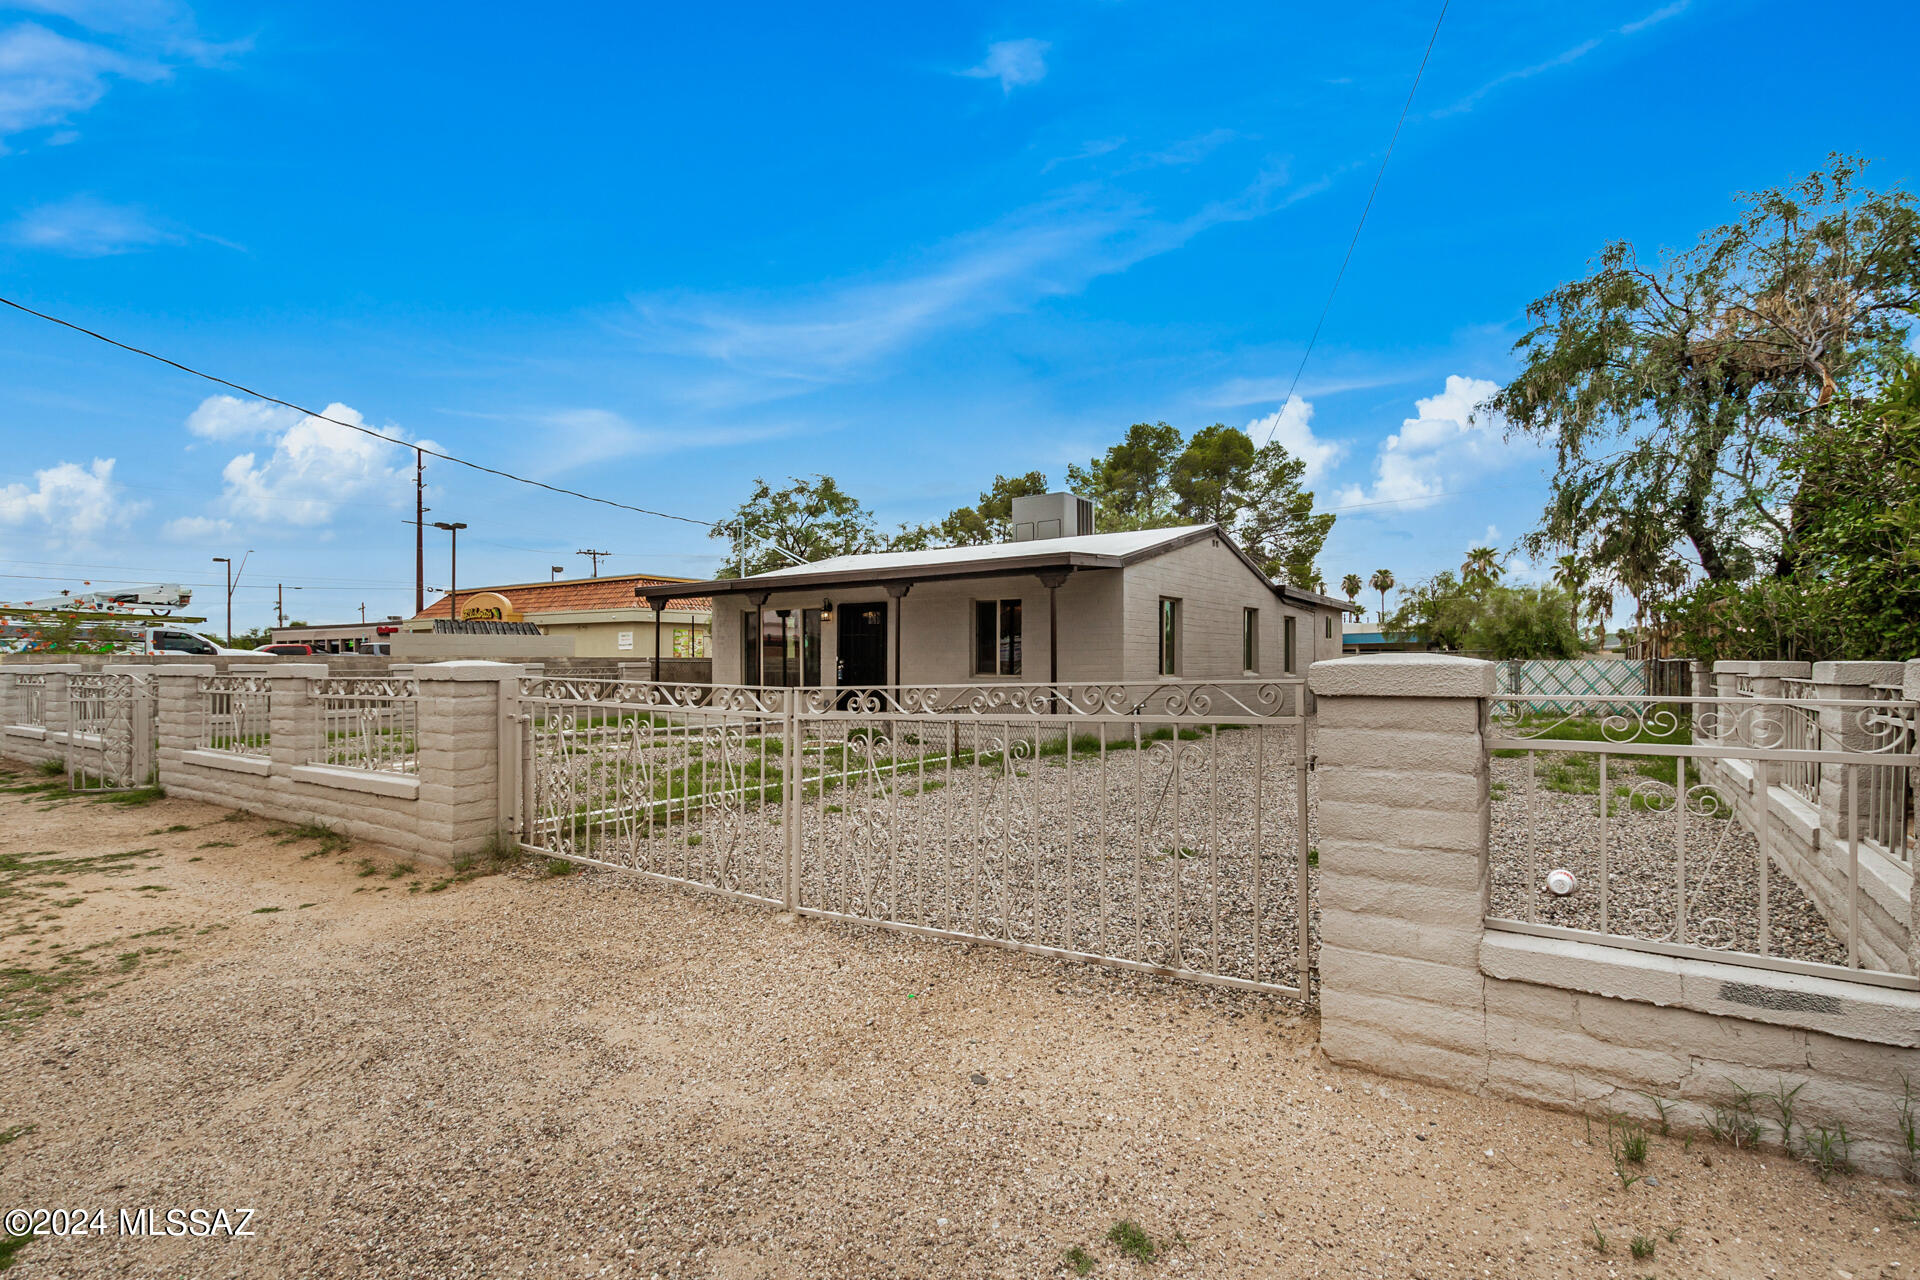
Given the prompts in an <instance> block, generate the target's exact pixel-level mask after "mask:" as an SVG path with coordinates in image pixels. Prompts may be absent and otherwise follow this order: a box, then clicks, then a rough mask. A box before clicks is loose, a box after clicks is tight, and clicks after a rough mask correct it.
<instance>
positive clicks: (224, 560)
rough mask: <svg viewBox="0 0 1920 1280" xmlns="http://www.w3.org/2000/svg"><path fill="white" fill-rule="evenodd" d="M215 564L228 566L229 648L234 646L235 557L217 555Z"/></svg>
mask: <svg viewBox="0 0 1920 1280" xmlns="http://www.w3.org/2000/svg"><path fill="white" fill-rule="evenodd" d="M213 562H214V563H215V564H223V565H225V566H227V648H229V649H231V648H233V557H232V556H215V557H214V558H213Z"/></svg>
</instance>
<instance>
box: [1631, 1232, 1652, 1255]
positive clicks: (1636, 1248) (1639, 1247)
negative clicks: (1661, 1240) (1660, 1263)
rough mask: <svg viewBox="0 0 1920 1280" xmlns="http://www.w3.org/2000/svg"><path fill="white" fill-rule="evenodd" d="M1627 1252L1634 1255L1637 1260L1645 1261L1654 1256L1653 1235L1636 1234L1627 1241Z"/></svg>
mask: <svg viewBox="0 0 1920 1280" xmlns="http://www.w3.org/2000/svg"><path fill="white" fill-rule="evenodd" d="M1627 1252H1628V1253H1631V1254H1632V1255H1633V1259H1634V1261H1635V1262H1645V1261H1646V1260H1647V1259H1648V1258H1651V1257H1652V1256H1653V1237H1652V1236H1643V1235H1638V1234H1636V1235H1635V1236H1634V1237H1633V1239H1631V1240H1629V1241H1628V1242H1627Z"/></svg>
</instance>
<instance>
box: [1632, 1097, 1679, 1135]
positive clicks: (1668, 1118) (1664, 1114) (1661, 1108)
mask: <svg viewBox="0 0 1920 1280" xmlns="http://www.w3.org/2000/svg"><path fill="white" fill-rule="evenodd" d="M1640 1096H1641V1097H1643V1098H1645V1099H1646V1100H1647V1101H1648V1102H1651V1103H1652V1104H1653V1110H1654V1114H1655V1115H1657V1116H1659V1117H1660V1120H1659V1125H1660V1136H1661V1137H1663V1138H1664V1137H1667V1136H1669V1134H1671V1132H1672V1123H1671V1122H1672V1119H1673V1114H1672V1113H1673V1104H1672V1103H1671V1102H1668V1101H1667V1100H1666V1099H1665V1098H1661V1097H1656V1096H1655V1095H1653V1094H1651V1093H1642V1094H1641V1095H1640Z"/></svg>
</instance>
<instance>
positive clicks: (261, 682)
mask: <svg viewBox="0 0 1920 1280" xmlns="http://www.w3.org/2000/svg"><path fill="white" fill-rule="evenodd" d="M199 689H200V746H201V747H202V748H203V749H205V750H208V751H226V752H231V753H232V754H234V755H243V756H265V755H270V754H272V747H271V741H272V735H273V706H272V692H271V687H270V686H269V685H268V683H267V679H266V677H265V676H237V675H224V676H201V677H200V680H199Z"/></svg>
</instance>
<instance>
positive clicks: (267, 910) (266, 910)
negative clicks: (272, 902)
mask: <svg viewBox="0 0 1920 1280" xmlns="http://www.w3.org/2000/svg"><path fill="white" fill-rule="evenodd" d="M278 910H280V908H279V907H255V908H254V909H253V914H254V915H256V916H264V915H271V914H272V913H273V912H275V911H278Z"/></svg>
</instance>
